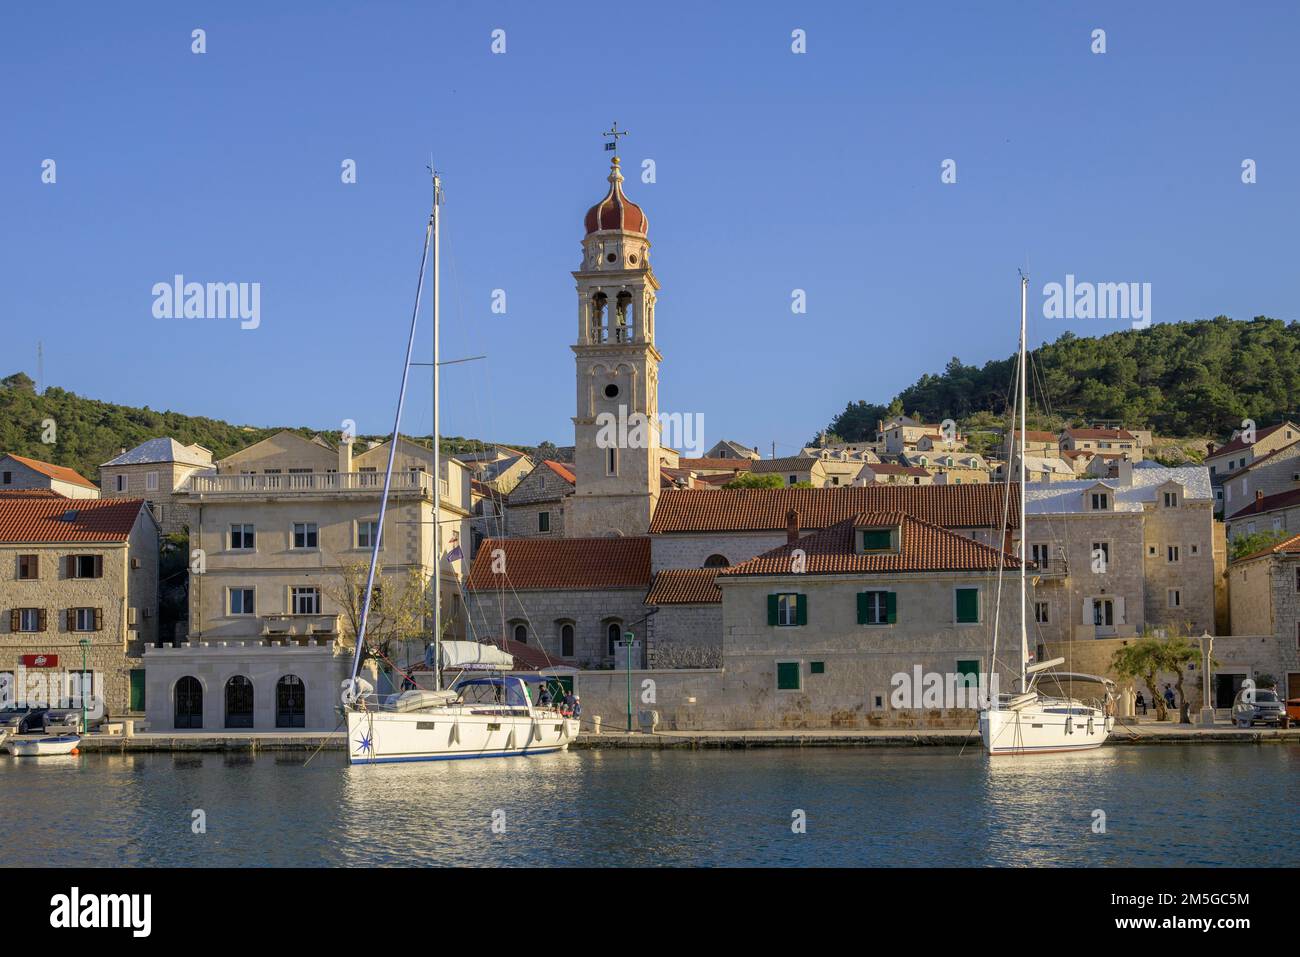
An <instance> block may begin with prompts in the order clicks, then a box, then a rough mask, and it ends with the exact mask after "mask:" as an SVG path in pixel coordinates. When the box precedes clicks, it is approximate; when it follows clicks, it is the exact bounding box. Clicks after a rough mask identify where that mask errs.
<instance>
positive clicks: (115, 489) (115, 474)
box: [99, 438, 213, 535]
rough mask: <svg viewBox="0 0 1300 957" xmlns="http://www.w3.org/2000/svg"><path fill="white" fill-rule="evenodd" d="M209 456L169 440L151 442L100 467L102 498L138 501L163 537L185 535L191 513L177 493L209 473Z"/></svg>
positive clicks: (123, 453)
mask: <svg viewBox="0 0 1300 957" xmlns="http://www.w3.org/2000/svg"><path fill="white" fill-rule="evenodd" d="M212 467H213V465H212V452H211V451H209V450H208V449H205V448H204V447H203V446H201V445H182V444H181V443H179V442H177V441H176V440H175V439H172V438H160V439H150V440H149V441H148V442H143V443H141V444H140V445H137V446H136V447H135V448H133V449H130V450H129V451H128V450H127V449H123V450H122V452H121V454H120V455H118V456H116V457H115V458H113V459H110V460H109V461H107V462H105V463H104V464H103V465H101V466H100V467H99V482H100V486H101V487H102V490H103V492H102V494H103V497H104V498H140V499H144V500H145V501H146V502H148V503H149V510H150V511H151V512H153V517H154V520H155V521H156V522H157V523H158V526H159V528H160V529H161V530H162V533H163V534H164V535H175V534H181V533H183V532H185V530H186V529H188V528H189V525H190V511H189V506H188V505H187V504H186V502H185V500H184V498H183V497H181V496H178V495H177V494H176V493H177V492H178V491H179V490H180V488H181V487H182V486H183V485H184V484H185V483H186V482H187V481H189V479H190V476H192V475H195V474H198V473H200V472H204V471H210V470H211V469H212Z"/></svg>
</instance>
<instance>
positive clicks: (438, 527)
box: [432, 170, 451, 691]
mask: <svg viewBox="0 0 1300 957" xmlns="http://www.w3.org/2000/svg"><path fill="white" fill-rule="evenodd" d="M432 172H433V441H432V445H433V690H434V691H439V690H441V688H442V645H441V641H442V449H441V448H440V447H439V443H438V358H439V357H438V292H439V290H438V232H439V229H438V227H439V226H440V224H441V223H440V219H441V218H440V216H439V213H438V209H439V207H440V206H441V205H442V177H441V176H439V175H438V173H437V171H436V170H432ZM450 479H451V476H450V475H449V476H448V482H449V483H450Z"/></svg>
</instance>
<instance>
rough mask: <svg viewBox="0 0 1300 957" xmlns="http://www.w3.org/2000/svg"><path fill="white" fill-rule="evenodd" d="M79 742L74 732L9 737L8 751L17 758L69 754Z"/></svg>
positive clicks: (79, 739) (79, 738) (78, 737)
mask: <svg viewBox="0 0 1300 957" xmlns="http://www.w3.org/2000/svg"><path fill="white" fill-rule="evenodd" d="M79 744H81V737H80V736H79V735H75V734H61V735H59V736H57V737H53V738H16V737H15V738H10V739H9V741H8V745H9V753H10V754H12V755H14V756H15V757H19V758H39V757H44V756H46V755H51V754H71V753H72V752H73V751H75V750H77V745H79Z"/></svg>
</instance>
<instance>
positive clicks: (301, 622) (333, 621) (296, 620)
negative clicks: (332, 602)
mask: <svg viewBox="0 0 1300 957" xmlns="http://www.w3.org/2000/svg"><path fill="white" fill-rule="evenodd" d="M338 631H339V616H338V615H263V616H262V636H263V637H265V638H271V639H277V638H286V639H288V638H292V639H300V640H302V639H308V638H321V639H330V638H336V637H338Z"/></svg>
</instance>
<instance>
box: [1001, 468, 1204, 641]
mask: <svg viewBox="0 0 1300 957" xmlns="http://www.w3.org/2000/svg"><path fill="white" fill-rule="evenodd" d="M1125 464H1126V465H1127V463H1125ZM1025 496H1026V512H1027V532H1026V544H1027V549H1026V551H1027V554H1028V556H1029V557H1030V559H1031V560H1033V561H1034V562H1035V569H1034V586H1033V593H1032V596H1031V599H1030V601H1031V606H1030V607H1031V609H1032V610H1033V612H1034V630H1035V633H1036V634H1037V635H1038V636H1039V640H1042V641H1050V642H1059V641H1064V640H1071V639H1089V638H1114V637H1121V638H1122V637H1134V636H1137V635H1139V634H1141V633H1142V631H1143V629H1144V628H1151V629H1165V630H1166V631H1169V632H1172V631H1173V630H1179V629H1181V630H1184V631H1190V632H1191V633H1193V634H1200V633H1201V632H1202V631H1210V632H1214V631H1215V629H1216V621H1217V618H1216V606H1215V602H1216V589H1217V588H1218V585H1217V582H1218V580H1219V576H1220V575H1221V573H1222V571H1223V562H1224V553H1223V550H1222V548H1220V547H1216V527H1215V522H1214V514H1213V495H1212V492H1211V489H1210V483H1209V474H1208V472H1207V470H1206V469H1204V468H1203V467H1186V468H1172V469H1171V468H1165V467H1163V466H1160V465H1157V464H1155V463H1153V462H1145V463H1141V464H1138V465H1133V466H1128V467H1126V468H1121V470H1120V474H1119V476H1118V477H1117V478H1115V479H1109V480H1104V481H1103V480H1098V481H1074V482H1052V483H1043V484H1039V485H1029V486H1026V492H1025Z"/></svg>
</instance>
